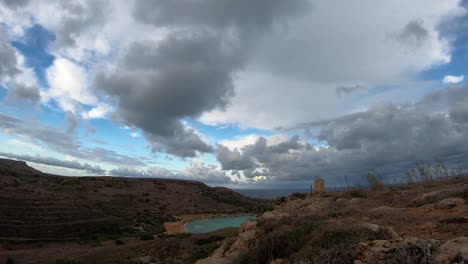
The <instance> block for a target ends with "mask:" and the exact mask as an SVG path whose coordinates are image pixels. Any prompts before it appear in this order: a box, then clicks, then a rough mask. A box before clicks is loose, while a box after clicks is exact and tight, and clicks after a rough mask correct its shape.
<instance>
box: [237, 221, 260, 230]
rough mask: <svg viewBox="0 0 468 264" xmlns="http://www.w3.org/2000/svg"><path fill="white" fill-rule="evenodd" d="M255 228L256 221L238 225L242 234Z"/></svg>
mask: <svg viewBox="0 0 468 264" xmlns="http://www.w3.org/2000/svg"><path fill="white" fill-rule="evenodd" d="M255 228H257V221H248V222H245V223H242V224H241V225H240V228H239V231H240V232H241V233H242V232H245V231H247V230H252V229H255Z"/></svg>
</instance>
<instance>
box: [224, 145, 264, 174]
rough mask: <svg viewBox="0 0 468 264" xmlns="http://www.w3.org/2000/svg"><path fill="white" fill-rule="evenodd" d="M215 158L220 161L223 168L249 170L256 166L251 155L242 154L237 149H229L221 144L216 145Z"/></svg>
mask: <svg viewBox="0 0 468 264" xmlns="http://www.w3.org/2000/svg"><path fill="white" fill-rule="evenodd" d="M216 159H217V160H218V161H219V162H220V163H221V166H222V168H223V170H235V171H239V170H249V169H254V168H255V167H256V166H257V165H256V163H255V162H254V160H253V158H252V157H250V156H248V155H242V154H241V153H240V152H239V150H238V149H234V150H232V151H231V150H230V149H229V148H227V147H225V146H223V145H218V151H217V153H216Z"/></svg>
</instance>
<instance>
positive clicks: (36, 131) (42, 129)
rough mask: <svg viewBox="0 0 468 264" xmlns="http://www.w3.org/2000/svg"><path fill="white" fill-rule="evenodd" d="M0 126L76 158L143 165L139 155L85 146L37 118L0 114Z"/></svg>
mask: <svg viewBox="0 0 468 264" xmlns="http://www.w3.org/2000/svg"><path fill="white" fill-rule="evenodd" d="M0 128H2V129H4V132H6V133H10V134H15V135H19V136H25V137H28V138H30V139H31V140H33V141H34V142H35V143H38V144H40V145H45V146H47V147H48V148H50V149H52V150H54V151H57V152H59V153H63V154H66V155H70V156H73V157H76V158H82V159H88V160H93V161H97V162H107V163H111V164H115V165H124V166H144V165H145V163H144V162H142V161H141V160H140V158H139V157H133V156H127V155H123V154H120V153H117V152H115V151H113V150H108V149H104V148H87V147H83V146H82V145H81V142H80V141H79V140H78V139H77V138H76V137H75V136H74V135H72V134H68V133H65V132H61V131H59V129H57V128H55V127H51V126H47V125H44V124H41V123H38V121H37V120H28V122H25V121H23V120H20V119H17V118H13V117H10V116H7V115H3V114H0Z"/></svg>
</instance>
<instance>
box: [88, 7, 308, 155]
mask: <svg viewBox="0 0 468 264" xmlns="http://www.w3.org/2000/svg"><path fill="white" fill-rule="evenodd" d="M305 2H306V1H302V0H301V1H297V2H295V3H294V4H285V3H284V2H283V1H278V0H275V1H263V0H262V1H258V2H257V1H256V2H255V3H253V2H251V1H245V0H242V1H225V0H222V1H209V0H208V1H177V2H174V1H156V2H155V1H136V3H135V7H134V12H133V15H134V17H135V19H136V20H138V21H140V22H143V23H146V24H151V25H153V26H155V27H157V28H166V29H167V28H169V29H170V30H169V33H168V35H167V36H166V37H165V38H164V39H163V40H162V41H158V42H154V41H150V40H148V41H137V42H134V43H133V44H132V45H130V47H129V48H128V49H127V50H126V51H125V52H124V54H123V55H122V56H121V59H120V62H119V67H118V69H117V70H116V71H115V72H113V73H111V74H105V73H100V74H97V77H96V82H95V83H96V86H97V87H99V88H100V89H101V90H103V91H105V92H106V93H107V94H108V95H110V96H112V97H113V98H115V99H116V101H117V102H118V108H117V112H118V116H119V117H120V118H121V120H122V122H123V123H125V125H128V126H132V127H138V128H140V129H141V130H142V131H143V135H144V136H145V138H146V139H147V140H148V141H149V142H150V145H151V148H152V150H153V151H157V152H166V153H169V154H173V155H176V156H180V157H184V158H185V157H194V156H196V155H197V154H198V153H207V152H213V147H212V146H210V145H209V144H208V143H206V142H205V141H204V140H203V139H202V137H201V136H200V135H199V134H197V133H196V131H195V130H194V129H192V128H190V127H187V126H185V125H184V123H183V122H181V120H182V119H183V118H192V119H195V118H198V117H199V116H200V115H201V114H202V113H204V112H206V111H210V110H214V109H221V110H222V109H224V108H225V107H226V106H227V105H228V103H229V101H230V98H231V97H232V96H233V95H234V87H233V78H234V77H235V74H236V72H238V71H239V70H240V69H242V67H243V66H244V64H245V62H246V59H247V54H248V51H249V47H250V45H251V38H250V37H249V36H253V35H252V34H250V33H251V31H252V30H255V32H256V33H257V34H263V33H264V32H266V31H268V30H269V29H270V27H271V25H272V24H273V23H275V22H276V21H279V20H280V19H281V18H283V17H285V16H287V15H288V14H290V13H293V12H297V11H299V10H302V7H303V5H304V3H305Z"/></svg>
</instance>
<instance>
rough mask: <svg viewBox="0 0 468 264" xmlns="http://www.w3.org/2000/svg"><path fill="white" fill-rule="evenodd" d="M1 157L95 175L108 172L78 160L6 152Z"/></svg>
mask: <svg viewBox="0 0 468 264" xmlns="http://www.w3.org/2000/svg"><path fill="white" fill-rule="evenodd" d="M0 156H3V157H6V158H9V159H17V160H23V161H29V162H34V163H39V164H45V165H51V166H56V167H63V168H69V169H76V170H82V171H86V172H90V173H94V174H105V172H106V171H105V170H103V169H102V168H101V167H99V166H92V165H90V164H88V163H80V162H78V161H76V160H73V161H69V160H60V159H56V158H52V157H44V156H40V155H36V156H31V155H18V154H13V153H5V152H0Z"/></svg>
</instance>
